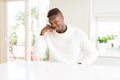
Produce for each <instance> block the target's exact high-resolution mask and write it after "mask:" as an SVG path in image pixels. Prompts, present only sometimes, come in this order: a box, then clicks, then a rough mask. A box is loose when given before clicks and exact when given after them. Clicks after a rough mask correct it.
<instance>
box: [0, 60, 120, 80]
mask: <svg viewBox="0 0 120 80" xmlns="http://www.w3.org/2000/svg"><path fill="white" fill-rule="evenodd" d="M0 80H120V66H103V65H80V64H63V63H50V62H24V61H15V62H9V63H4V64H0Z"/></svg>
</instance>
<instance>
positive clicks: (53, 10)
mask: <svg viewBox="0 0 120 80" xmlns="http://www.w3.org/2000/svg"><path fill="white" fill-rule="evenodd" d="M57 14H61V15H62V12H61V11H60V10H59V9H58V8H53V9H51V10H49V12H48V15H47V17H48V18H49V17H51V16H54V15H57Z"/></svg>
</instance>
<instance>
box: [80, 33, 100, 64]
mask: <svg viewBox="0 0 120 80" xmlns="http://www.w3.org/2000/svg"><path fill="white" fill-rule="evenodd" d="M81 36H82V40H81V50H82V52H83V55H85V56H84V58H83V59H82V60H81V63H82V64H92V63H93V62H94V61H95V60H96V59H97V56H98V51H97V49H96V47H95V45H94V44H93V43H92V42H90V40H89V39H88V37H87V36H86V34H85V33H82V35H81Z"/></svg>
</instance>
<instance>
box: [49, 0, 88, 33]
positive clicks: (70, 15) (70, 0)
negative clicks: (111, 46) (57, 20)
mask: <svg viewBox="0 0 120 80" xmlns="http://www.w3.org/2000/svg"><path fill="white" fill-rule="evenodd" d="M89 6H90V3H89V0H51V8H53V7H57V8H59V9H60V10H61V11H62V12H63V15H64V17H65V22H66V23H68V24H71V25H72V26H75V27H77V28H79V29H82V30H83V31H85V32H86V34H89V15H90V14H89V13H90V12H89V8H90V7H89Z"/></svg>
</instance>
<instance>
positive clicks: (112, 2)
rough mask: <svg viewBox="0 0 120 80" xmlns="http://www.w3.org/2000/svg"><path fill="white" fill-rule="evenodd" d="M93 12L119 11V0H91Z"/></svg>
mask: <svg viewBox="0 0 120 80" xmlns="http://www.w3.org/2000/svg"><path fill="white" fill-rule="evenodd" d="M93 10H94V13H106V14H108V13H118V12H119V13H120V0H93Z"/></svg>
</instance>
